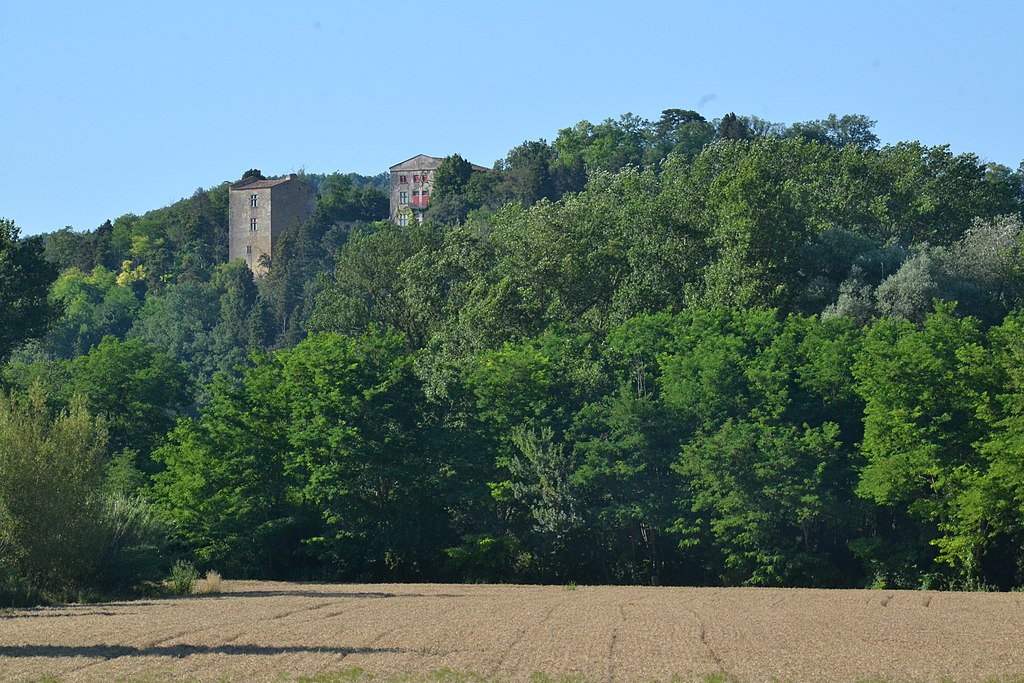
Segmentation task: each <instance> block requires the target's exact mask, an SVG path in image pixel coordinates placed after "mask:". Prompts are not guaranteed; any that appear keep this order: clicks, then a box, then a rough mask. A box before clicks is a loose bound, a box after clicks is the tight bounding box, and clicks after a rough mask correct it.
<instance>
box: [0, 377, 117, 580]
mask: <svg viewBox="0 0 1024 683" xmlns="http://www.w3.org/2000/svg"><path fill="white" fill-rule="evenodd" d="M105 447H106V427H105V424H104V423H103V420H102V419H101V418H97V417H94V416H92V415H90V414H89V412H88V410H87V409H86V407H85V403H84V401H82V400H78V399H76V400H73V401H72V403H71V406H70V407H69V408H68V409H67V410H66V411H63V412H61V413H60V414H58V415H55V416H54V415H52V414H51V412H50V410H49V409H48V408H47V406H46V399H45V396H44V395H43V392H42V390H41V389H40V388H39V386H38V385H37V386H35V387H33V388H32V389H31V390H30V391H29V392H28V394H27V395H22V396H19V395H13V394H12V395H2V394H0V550H3V553H2V557H3V558H4V564H5V565H6V566H5V567H2V568H0V571H2V572H3V574H5V575H6V580H5V585H4V586H0V589H2V588H7V589H10V588H12V587H14V586H12V584H17V586H16V590H17V591H18V592H21V591H29V592H31V591H37V592H39V593H41V594H44V595H46V596H47V597H49V598H50V599H55V600H65V599H68V598H70V597H73V596H74V595H76V594H77V593H78V591H79V590H80V589H81V588H82V587H83V586H85V585H88V583H89V581H90V580H91V577H92V573H93V570H94V567H95V560H96V557H97V547H98V545H99V543H100V539H101V538H102V536H103V530H102V522H101V521H100V520H101V519H102V516H103V499H102V495H101V494H100V490H101V487H102V484H103V467H102V456H103V454H104V451H105ZM0 580H4V576H3V575H0Z"/></svg>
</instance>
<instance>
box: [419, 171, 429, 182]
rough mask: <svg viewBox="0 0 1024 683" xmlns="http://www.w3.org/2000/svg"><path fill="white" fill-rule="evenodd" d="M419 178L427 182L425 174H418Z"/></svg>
mask: <svg viewBox="0 0 1024 683" xmlns="http://www.w3.org/2000/svg"><path fill="white" fill-rule="evenodd" d="M420 179H421V180H423V182H427V174H426V173H424V174H423V175H422V176H420Z"/></svg>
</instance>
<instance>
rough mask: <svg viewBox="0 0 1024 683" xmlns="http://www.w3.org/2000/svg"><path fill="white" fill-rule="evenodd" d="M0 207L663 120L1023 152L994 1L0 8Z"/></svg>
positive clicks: (167, 188)
mask: <svg viewBox="0 0 1024 683" xmlns="http://www.w3.org/2000/svg"><path fill="white" fill-rule="evenodd" d="M0 4H2V6H0V92H2V93H3V100H2V102H0V216H2V217H6V218H10V219H13V220H14V221H15V222H16V223H17V224H18V225H19V226H20V227H21V228H22V229H23V231H24V233H26V234H32V233H37V232H42V231H50V230H56V229H59V228H61V227H63V226H65V225H71V226H73V227H74V228H75V229H77V230H89V229H93V228H95V227H96V226H97V225H99V224H100V223H102V222H103V221H104V220H105V219H107V218H111V219H113V218H116V217H117V216H119V215H122V214H124V213H129V212H132V213H143V212H145V211H147V210H150V209H155V208H159V207H161V206H166V205H167V204H170V203H172V202H174V201H176V200H178V199H180V198H181V197H185V196H189V195H191V194H192V192H193V191H194V190H195V189H196V188H197V187H210V186H213V185H216V184H218V183H220V182H222V181H224V180H236V179H237V178H239V177H240V176H241V174H242V173H243V172H244V171H245V170H246V169H248V168H252V167H256V168H259V169H261V170H263V172H264V173H266V174H268V175H269V174H281V173H288V172H290V171H296V170H298V169H301V168H304V169H305V170H307V171H310V172H330V171H336V170H337V171H344V172H348V171H354V172H358V173H363V174H375V173H380V172H381V171H384V170H386V169H387V167H388V166H390V165H391V164H394V163H397V162H399V161H402V160H404V159H406V158H408V157H410V156H413V155H414V154H418V153H424V154H431V155H436V156H444V155H447V154H451V153H454V152H458V153H460V154H462V155H463V156H465V157H467V158H469V159H470V160H471V161H473V162H475V163H478V164H483V165H486V166H489V165H491V164H492V163H493V162H494V161H495V160H496V159H498V158H501V157H503V156H504V155H505V153H506V152H507V151H508V150H509V148H511V147H513V146H515V145H517V144H519V143H520V142H522V141H523V140H527V139H537V138H545V139H547V140H549V141H550V140H552V139H553V138H554V137H555V136H556V135H557V133H558V129H559V128H564V127H567V126H571V125H573V124H575V123H576V122H577V121H580V120H582V119H588V120H591V121H600V120H602V119H604V118H607V117H618V116H619V115H620V114H623V113H625V112H633V113H634V114H637V115H639V116H643V117H646V118H651V119H656V118H657V117H658V116H659V115H660V113H661V110H663V109H666V108H671V107H677V108H685V109H697V110H698V111H700V112H701V113H702V114H704V116H706V117H707V118H709V119H710V118H714V117H718V116H722V115H723V114H726V113H728V112H730V111H735V112H737V113H739V114H754V115H757V116H760V117H762V118H765V119H769V120H772V121H779V122H784V123H792V122H794V121H805V120H809V119H815V118H823V117H825V116H827V115H828V114H829V113H830V112H835V113H837V114H844V113H862V114H867V115H868V116H870V117H871V118H874V119H877V120H878V126H877V128H876V132H877V133H878V134H879V136H880V137H881V138H882V140H883V142H896V141H899V140H921V141H922V142H924V143H926V144H929V145H937V144H946V143H949V144H951V145H952V147H953V150H954V151H956V152H974V153H976V154H978V155H979V156H981V157H982V158H983V159H984V160H986V161H993V162H998V163H1001V164H1005V165H1007V166H1011V167H1013V168H1016V167H1017V166H1018V164H1019V163H1020V162H1021V160H1022V159H1024V126H1022V125H1021V123H1020V121H1021V115H1022V112H1024V107H1022V99H1024V83H1022V77H1021V63H1022V62H1021V53H1020V40H1021V35H1022V34H1021V32H1022V30H1024V3H1021V2H1019V1H1017V0H1013V1H1011V0H1005V1H1004V0H988V1H986V0H977V1H975V2H966V1H964V0H958V1H956V2H949V1H946V0H934V1H931V2H925V1H921V0H913V1H903V0H886V1H885V2H876V1H874V0H869V1H862V2H856V3H853V2H841V3H840V2H835V3H833V2H821V1H818V0H815V1H813V2H812V1H804V2H773V3H765V2H761V1H758V2H747V1H745V0H734V1H732V2H729V1H727V0H726V1H724V2H720V3H710V2H700V3H697V2H689V1H688V0H664V1H663V2H653V1H649V0H630V1H628V2H609V1H604V0H594V1H591V2H577V1H559V0H546V1H543V2H534V1H532V0H517V1H516V2H504V3H499V2H491V1H489V0H478V1H477V2H443V1H442V0H434V1H433V2H405V1H403V0H397V1H392V2H387V3H383V2H367V1H365V0H364V1H363V2H360V3H346V2H316V1H313V2H302V3H299V2H282V1H280V0H277V1H275V2H262V1H259V0H252V1H247V2H230V3H229V2H207V1H203V2H183V1H178V2H161V3H156V2H153V3H151V2H138V1H137V0H132V1H131V2H102V1H97V2H77V1H76V2H71V1H67V2H46V1H45V0H40V1H39V2H36V1H31V2H29V1H26V2H14V0H0Z"/></svg>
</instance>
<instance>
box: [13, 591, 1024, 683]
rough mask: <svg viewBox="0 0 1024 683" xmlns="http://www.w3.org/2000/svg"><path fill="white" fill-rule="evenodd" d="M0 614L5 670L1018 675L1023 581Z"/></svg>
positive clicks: (296, 596)
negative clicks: (1007, 585)
mask: <svg viewBox="0 0 1024 683" xmlns="http://www.w3.org/2000/svg"><path fill="white" fill-rule="evenodd" d="M225 588H226V591H225V592H223V593H220V594H216V595H210V596H195V597H187V598H174V599H161V600H144V601H138V602H115V603H102V604H92V605H74V606H68V607H59V608H40V609H29V610H17V611H14V612H10V613H7V614H5V615H3V616H0V680H4V681H10V680H39V679H42V678H44V677H51V678H56V679H58V680H62V681H86V680H88V681H108V680H118V679H122V680H123V679H128V680H146V681H154V680H157V681H158V680H167V679H173V680H179V679H186V680H239V681H248V680H289V679H294V678H297V677H300V676H315V675H317V674H324V673H330V672H341V671H346V670H350V669H353V668H355V667H359V668H362V669H364V670H365V671H366V672H370V673H372V674H373V675H375V676H377V677H380V678H384V679H387V678H388V677H397V676H406V675H413V676H421V675H425V674H429V673H431V672H437V671H440V670H444V669H453V670H456V671H459V672H474V673H475V674H478V675H480V676H483V677H486V678H494V679H498V680H512V681H515V680H528V679H530V677H531V676H532V675H533V674H534V673H536V672H540V673H543V674H546V675H548V676H550V677H552V678H555V679H557V678H560V677H578V678H582V679H586V680H587V681H649V680H670V679H672V678H681V679H683V680H690V679H693V680H701V679H703V678H704V677H705V676H707V675H708V674H712V673H715V672H724V673H727V674H729V675H731V676H733V677H735V678H737V679H739V680H744V681H746V680H750V681H768V680H783V681H839V680H865V679H871V678H885V679H886V680H900V681H925V680H929V681H935V680H940V679H950V680H957V681H978V680H985V679H988V678H993V677H998V678H1003V679H1005V678H1017V677H1024V594H1019V593H1011V594H1005V593H1004V594H995V593H937V592H917V591H914V592H911V591H859V590H848V591H829V590H799V589H753V588H750V589H747V588H730V589H714V588H645V587H590V586H580V587H578V588H575V590H567V589H566V588H565V587H562V586H496V585H437V584H402V585H389V584H374V585H324V584H292V583H269V582H240V581H236V582H225Z"/></svg>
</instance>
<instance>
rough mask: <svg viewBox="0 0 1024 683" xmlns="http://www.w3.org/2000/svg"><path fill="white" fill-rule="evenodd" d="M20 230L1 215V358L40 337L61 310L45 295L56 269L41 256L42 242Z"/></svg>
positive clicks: (55, 274)
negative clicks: (24, 343) (22, 236)
mask: <svg viewBox="0 0 1024 683" xmlns="http://www.w3.org/2000/svg"><path fill="white" fill-rule="evenodd" d="M20 232H21V231H20V230H19V229H18V227H17V226H15V224H14V221H11V220H7V219H5V218H0V361H2V360H4V359H5V358H7V356H9V355H10V353H11V351H13V350H14V348H15V347H16V346H17V345H19V344H21V343H22V342H24V341H26V340H28V339H34V338H39V337H41V336H43V335H44V334H45V333H46V331H47V330H48V329H49V327H50V325H51V324H52V323H53V322H54V321H55V320H56V318H57V316H58V314H59V312H60V310H61V307H60V304H59V303H57V302H51V301H50V300H49V298H48V296H47V295H48V293H49V288H50V285H51V284H52V283H53V281H54V280H55V279H56V277H57V271H56V268H54V267H53V266H52V265H51V264H50V263H48V262H47V261H46V259H45V258H44V257H43V241H42V240H41V239H40V238H38V237H33V238H28V239H21V238H20Z"/></svg>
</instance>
